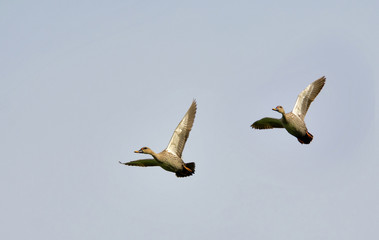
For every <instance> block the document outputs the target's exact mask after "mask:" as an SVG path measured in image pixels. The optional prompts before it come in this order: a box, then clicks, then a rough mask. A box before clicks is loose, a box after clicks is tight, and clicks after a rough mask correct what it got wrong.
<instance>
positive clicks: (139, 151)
mask: <svg viewBox="0 0 379 240" xmlns="http://www.w3.org/2000/svg"><path fill="white" fill-rule="evenodd" d="M134 152H135V153H143V152H142V150H136V151H134Z"/></svg>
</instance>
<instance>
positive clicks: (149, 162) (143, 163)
mask: <svg viewBox="0 0 379 240" xmlns="http://www.w3.org/2000/svg"><path fill="white" fill-rule="evenodd" d="M119 163H121V164H124V165H128V166H138V167H155V166H160V164H159V163H158V162H157V160H155V159H140V160H136V161H131V162H126V163H122V162H120V161H119Z"/></svg>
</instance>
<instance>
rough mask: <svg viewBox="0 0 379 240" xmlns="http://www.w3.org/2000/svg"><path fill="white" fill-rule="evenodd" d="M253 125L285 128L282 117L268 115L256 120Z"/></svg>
mask: <svg viewBox="0 0 379 240" xmlns="http://www.w3.org/2000/svg"><path fill="white" fill-rule="evenodd" d="M251 127H252V128H255V129H272V128H283V124H282V121H281V120H280V119H277V118H269V117H266V118H262V119H261V120H258V121H256V122H254V123H253V124H251Z"/></svg>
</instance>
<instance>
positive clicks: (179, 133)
mask: <svg viewBox="0 0 379 240" xmlns="http://www.w3.org/2000/svg"><path fill="white" fill-rule="evenodd" d="M196 109H197V106H196V101H195V100H193V102H192V104H191V106H190V108H189V109H188V111H187V113H186V114H185V115H184V117H183V119H182V120H181V121H180V123H179V125H178V126H177V127H176V129H175V131H174V133H173V135H172V137H171V139H170V142H169V143H168V146H167V148H166V150H167V151H169V152H170V153H173V154H175V155H177V156H178V157H180V158H181V157H182V152H183V149H184V145H185V144H186V142H187V139H188V136H189V133H190V131H191V129H192V125H193V122H194V120H195V115H196Z"/></svg>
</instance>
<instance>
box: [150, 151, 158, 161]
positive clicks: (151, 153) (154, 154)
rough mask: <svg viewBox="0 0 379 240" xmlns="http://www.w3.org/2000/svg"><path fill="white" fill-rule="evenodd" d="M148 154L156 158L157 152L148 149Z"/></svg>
mask: <svg viewBox="0 0 379 240" xmlns="http://www.w3.org/2000/svg"><path fill="white" fill-rule="evenodd" d="M149 154H150V155H151V156H153V157H154V158H155V159H157V154H156V153H155V152H154V151H153V150H151V149H150V152H149Z"/></svg>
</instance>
